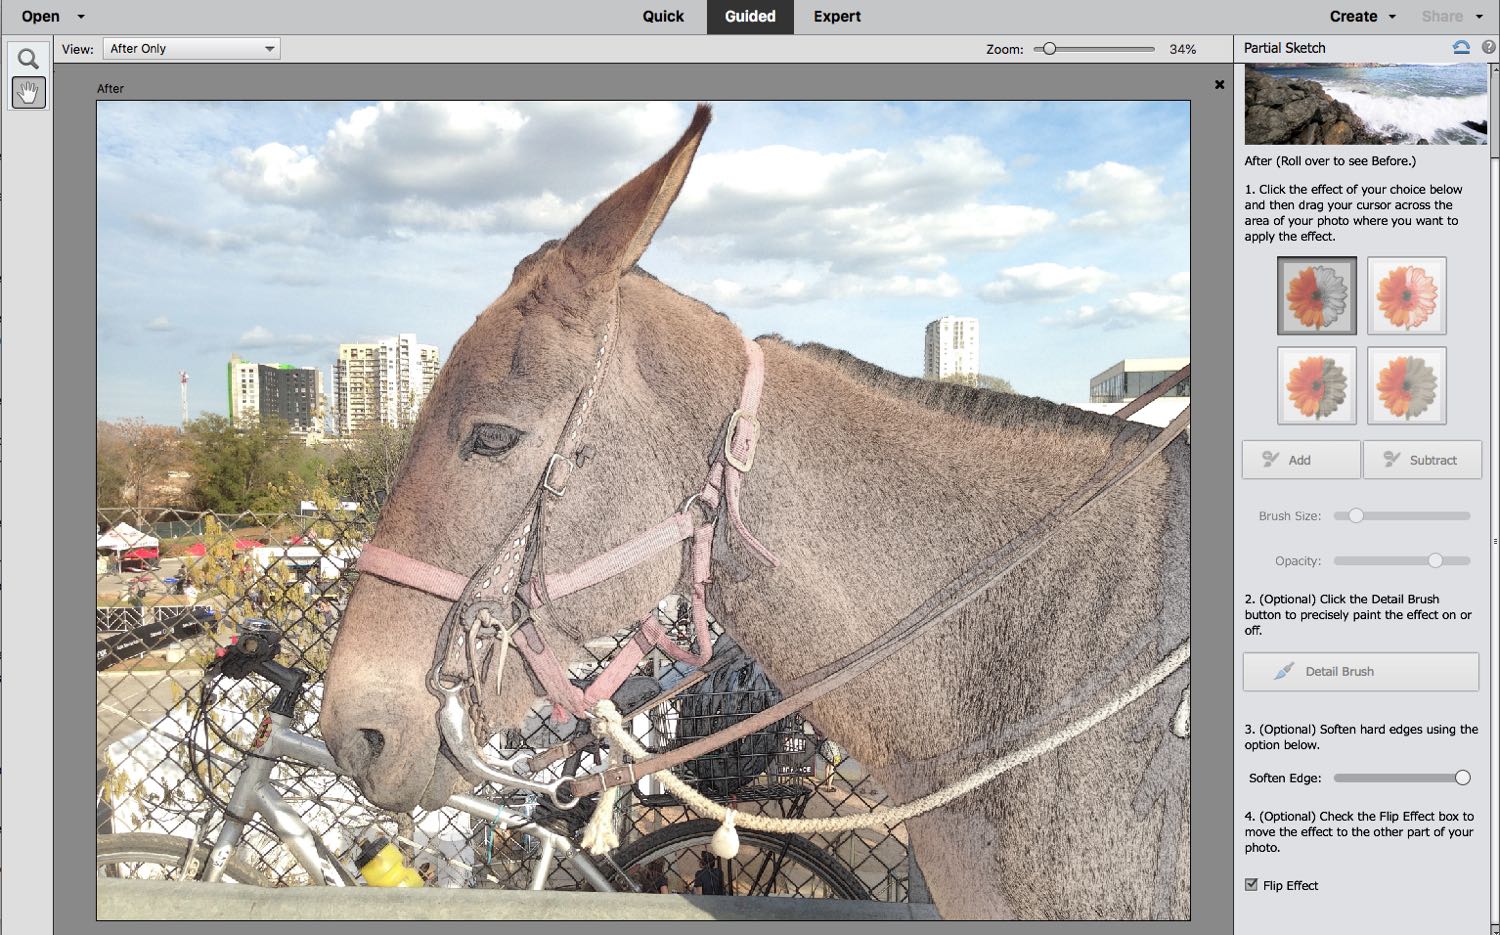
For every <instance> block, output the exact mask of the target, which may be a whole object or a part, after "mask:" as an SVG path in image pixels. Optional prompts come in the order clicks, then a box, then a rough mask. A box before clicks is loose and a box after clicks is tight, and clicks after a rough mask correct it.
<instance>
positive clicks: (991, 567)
mask: <svg viewBox="0 0 1500 935" xmlns="http://www.w3.org/2000/svg"><path fill="white" fill-rule="evenodd" d="M1190 413H1191V407H1188V408H1187V409H1184V410H1183V411H1182V412H1181V414H1179V415H1178V416H1177V418H1175V419H1173V420H1172V422H1171V423H1170V424H1169V425H1168V426H1167V427H1166V428H1165V429H1163V430H1162V431H1161V432H1160V433H1159V434H1158V435H1157V436H1156V437H1155V438H1154V439H1152V440H1151V441H1150V442H1149V443H1148V444H1147V445H1146V447H1145V448H1144V449H1143V450H1142V451H1141V452H1140V453H1139V454H1138V455H1136V456H1135V458H1133V459H1132V460H1131V461H1130V462H1129V463H1128V464H1126V465H1125V466H1124V467H1122V468H1121V469H1120V470H1119V471H1117V472H1115V473H1114V474H1112V475H1110V476H1109V477H1108V479H1106V480H1105V481H1104V482H1103V483H1102V484H1101V485H1100V486H1098V487H1096V488H1094V489H1092V490H1083V491H1079V492H1078V493H1075V494H1074V496H1073V497H1071V498H1070V499H1069V500H1067V501H1066V502H1065V503H1064V504H1062V505H1061V506H1060V507H1059V508H1058V509H1056V510H1054V511H1053V512H1052V513H1050V514H1048V516H1047V517H1045V518H1044V519H1042V520H1041V521H1040V522H1038V523H1037V524H1036V525H1034V526H1032V527H1030V528H1029V529H1028V530H1026V531H1025V532H1023V533H1022V534H1021V535H1019V536H1017V537H1016V538H1015V539H1012V540H1010V541H1009V542H1007V543H1006V544H1005V545H1003V546H1001V547H1000V548H999V549H998V550H996V551H995V552H993V553H991V554H990V555H988V556H986V558H985V559H984V560H982V561H981V562H980V563H979V564H978V565H977V566H975V567H974V568H971V569H970V570H969V571H967V572H965V573H964V574H962V575H960V576H959V577H957V578H955V579H954V580H953V581H951V582H949V584H948V585H947V586H946V587H944V588H943V589H942V590H941V591H939V592H938V593H939V594H942V593H948V594H950V595H952V596H950V597H949V598H948V599H947V600H945V601H942V602H940V603H938V605H937V606H936V607H934V608H933V609H931V610H930V611H927V612H926V613H924V610H926V608H927V606H928V604H930V603H931V602H927V603H924V605H923V606H922V607H918V608H917V609H916V610H914V611H913V612H912V613H911V614H909V615H908V616H907V617H906V618H905V619H903V620H902V621H901V622H900V623H897V624H896V625H895V626H894V627H892V628H891V629H889V630H887V631H886V632H885V633H883V634H881V635H880V636H878V637H876V638H875V639H874V640H871V641H870V642H868V643H866V644H865V645H863V646H861V647H860V648H859V649H857V650H855V651H854V652H852V653H849V654H848V655H846V656H843V657H842V658H840V659H837V660H835V661H834V662H831V663H829V664H828V665H826V666H823V667H822V668H820V669H818V670H817V671H816V672H814V673H811V674H809V675H807V676H803V677H802V678H801V679H797V680H794V681H793V682H792V683H791V685H789V686H788V690H789V693H788V694H787V695H786V697H785V698H783V699H782V700H781V701H780V702H778V703H776V704H774V705H772V706H771V707H769V708H766V709H764V710H762V711H759V712H757V713H755V714H752V715H750V716H749V717H747V718H745V719H744V720H742V721H738V722H736V723H735V724H732V725H730V726H729V727H726V728H725V729H723V730H721V731H718V732H716V733H713V734H710V735H709V736H707V737H704V738H702V739H700V740H697V741H694V742H692V743H688V744H684V745H683V746H681V747H678V748H676V749H674V750H670V751H668V752H665V753H659V754H656V755H655V756H649V757H646V758H644V759H641V760H638V761H637V762H635V763H631V764H627V765H624V766H616V767H611V768H609V769H606V770H604V771H603V772H599V773H594V774H591V775H588V776H583V777H580V778H578V779H575V780H573V781H572V782H571V783H570V784H569V787H568V794H569V795H572V796H576V797H578V798H582V797H584V796H588V795H592V794H594V793H596V792H601V791H603V790H604V789H607V788H611V787H615V786H623V785H630V784H632V783H634V782H635V780H636V777H638V776H645V775H648V774H650V773H655V772H659V771H661V770H665V769H671V768H673V767H677V766H681V765H683V764H684V763H687V762H689V761H691V760H693V759H696V758H697V757H700V756H703V755H705V754H707V753H711V752H713V751H714V750H718V749H720V748H722V747H724V746H727V745H728V744H731V743H733V742H735V741H736V740H739V739H742V738H744V737H747V736H749V735H750V734H753V733H755V732H756V731H758V730H760V729H762V728H764V727H768V726H770V725H772V724H774V723H776V722H777V721H779V720H781V719H782V718H784V717H787V716H788V715H791V714H795V713H796V712H798V711H801V710H802V709H803V708H806V707H807V706H808V705H810V704H812V703H813V702H814V701H816V700H818V699H819V698H822V697H823V696H825V695H827V694H828V693H830V692H832V691H834V690H836V689H839V688H842V687H843V686H844V685H846V684H848V683H849V682H850V681H852V680H854V679H855V678H857V677H859V676H860V675H863V674H864V673H866V672H868V671H869V670H870V669H872V668H874V667H875V666H876V665H878V664H880V663H881V662H883V661H885V660H886V659H887V658H889V657H890V656H891V655H892V654H893V653H895V652H896V651H897V650H899V649H902V648H904V647H906V646H909V645H910V644H911V642H912V641H913V640H915V639H917V638H918V637H919V636H921V635H922V634H923V633H925V632H927V631H928V630H929V629H930V628H931V627H932V626H933V625H935V624H937V623H939V622H941V621H943V620H947V619H948V618H950V617H952V616H953V615H954V614H956V613H958V612H959V611H960V610H962V609H963V608H964V607H965V606H966V605H967V604H968V603H969V602H970V601H972V600H973V599H974V598H976V597H978V596H979V595H980V594H982V593H983V592H984V591H986V590H987V589H988V588H990V587H991V586H992V585H994V584H995V582H997V581H999V580H1000V579H1002V578H1004V577H1005V576H1006V575H1008V574H1009V573H1010V572H1012V571H1014V570H1015V569H1016V568H1017V567H1018V566H1020V565H1021V563H1022V562H1024V561H1026V560H1027V559H1029V558H1031V556H1033V555H1035V554H1036V552H1037V551H1038V550H1039V549H1040V548H1041V547H1042V546H1043V545H1045V544H1046V543H1047V542H1048V541H1049V540H1050V539H1051V538H1052V537H1053V536H1055V535H1056V534H1057V533H1058V532H1059V531H1061V530H1062V529H1063V528H1064V527H1065V526H1067V525H1068V523H1069V522H1070V521H1071V520H1072V519H1073V518H1074V517H1075V516H1077V515H1078V514H1079V513H1080V512H1082V511H1083V510H1084V509H1085V508H1087V507H1088V506H1089V505H1090V504H1092V503H1095V502H1096V501H1098V500H1099V499H1100V498H1101V497H1103V496H1105V495H1106V494H1108V493H1109V492H1110V491H1112V490H1114V489H1115V488H1116V487H1118V486H1119V485H1121V484H1123V483H1125V482H1126V481H1127V480H1129V479H1130V478H1131V477H1133V476H1135V474H1136V473H1137V472H1138V471H1140V469H1141V468H1143V467H1145V466H1146V465H1147V464H1148V463H1150V462H1151V461H1152V460H1153V459H1154V458H1155V457H1156V456H1157V455H1159V454H1161V452H1162V451H1164V450H1165V449H1166V447H1167V445H1169V444H1171V443H1172V441H1174V440H1175V439H1176V438H1177V436H1179V435H1181V434H1182V433H1183V431H1184V430H1185V429H1186V428H1187V427H1188V423H1189V420H1190V418H1191V416H1190ZM1002 558H1004V560H1003V561H998V560H999V559H1002ZM997 561H998V564H997ZM955 592H956V593H955Z"/></svg>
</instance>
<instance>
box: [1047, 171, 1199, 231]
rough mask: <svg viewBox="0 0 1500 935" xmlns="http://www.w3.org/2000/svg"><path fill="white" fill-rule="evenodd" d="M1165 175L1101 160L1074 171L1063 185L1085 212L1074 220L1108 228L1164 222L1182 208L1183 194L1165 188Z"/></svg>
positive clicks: (1081, 225)
mask: <svg viewBox="0 0 1500 935" xmlns="http://www.w3.org/2000/svg"><path fill="white" fill-rule="evenodd" d="M1161 186H1162V177H1161V176H1159V175H1152V174H1150V173H1149V172H1146V171H1145V170H1143V169H1139V168H1137V167H1135V166H1128V165H1124V164H1122V163H1118V162H1101V163H1099V164H1098V165H1097V166H1094V167H1093V168H1092V169H1085V170H1082V171H1070V172H1068V173H1067V175H1065V176H1064V177H1063V183H1062V187H1063V189H1064V190H1065V191H1070V192H1073V193H1074V201H1075V203H1076V204H1077V205H1078V207H1079V208H1080V209H1082V210H1083V211H1084V212H1086V213H1084V214H1083V215H1081V216H1079V217H1076V218H1074V219H1073V220H1072V221H1071V222H1070V223H1071V224H1072V225H1073V226H1075V227H1086V228H1094V229H1098V230H1106V229H1111V228H1121V227H1132V226H1134V225H1137V224H1145V223H1149V222H1152V221H1164V220H1166V219H1167V218H1169V217H1171V216H1172V215H1174V214H1175V213H1177V211H1178V210H1179V209H1180V208H1181V207H1182V205H1183V204H1184V199H1183V198H1182V197H1181V195H1169V194H1167V193H1166V192H1163V191H1162V187H1161Z"/></svg>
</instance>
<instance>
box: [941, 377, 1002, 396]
mask: <svg viewBox="0 0 1500 935" xmlns="http://www.w3.org/2000/svg"><path fill="white" fill-rule="evenodd" d="M941 382H943V383H957V384H958V385H959V386H968V387H972V388H974V389H980V390H990V391H992V392H995V393H1015V391H1016V389H1015V387H1013V386H1011V385H1010V381H1009V380H1007V379H1005V378H1004V377H995V376H990V375H989V374H987V373H978V374H975V373H955V374H952V375H951V376H947V377H944V378H943V379H942V381H941Z"/></svg>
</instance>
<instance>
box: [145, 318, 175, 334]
mask: <svg viewBox="0 0 1500 935" xmlns="http://www.w3.org/2000/svg"><path fill="white" fill-rule="evenodd" d="M172 328H173V325H172V322H171V321H169V320H168V319H167V316H165V315H158V316H156V317H155V318H153V319H151V320H150V321H148V322H146V330H147V331H171V330H172Z"/></svg>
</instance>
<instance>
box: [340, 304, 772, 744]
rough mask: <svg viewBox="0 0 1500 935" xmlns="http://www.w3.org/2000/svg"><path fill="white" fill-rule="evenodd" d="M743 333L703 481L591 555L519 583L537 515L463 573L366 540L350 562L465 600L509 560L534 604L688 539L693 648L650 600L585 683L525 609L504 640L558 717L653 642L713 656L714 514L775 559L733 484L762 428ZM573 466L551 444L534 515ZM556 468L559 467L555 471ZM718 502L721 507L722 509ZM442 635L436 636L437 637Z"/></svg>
mask: <svg viewBox="0 0 1500 935" xmlns="http://www.w3.org/2000/svg"><path fill="white" fill-rule="evenodd" d="M607 339H608V332H606V335H605V340H606V341H607ZM743 340H744V347H745V356H746V358H747V368H746V372H745V382H744V385H743V387H742V388H741V390H740V400H739V407H738V408H737V409H735V410H734V412H733V413H731V414H730V416H729V420H728V422H727V423H726V425H725V429H724V440H723V443H722V444H721V445H719V446H717V448H716V451H715V458H714V460H713V462H712V463H711V464H710V466H709V470H708V476H707V478H706V479H705V480H704V482H703V487H702V488H701V489H700V490H699V491H698V492H697V493H696V494H694V495H692V496H691V497H689V498H688V499H687V500H686V501H685V502H684V503H683V506H682V507H681V508H680V509H679V510H678V511H677V512H675V513H673V514H672V515H671V516H668V517H667V518H666V519H664V520H662V521H661V522H660V523H657V524H656V525H655V526H652V527H651V528H649V529H647V530H645V531H644V532H642V533H640V534H639V535H637V536H635V537H634V538H633V539H631V540H630V541H628V542H625V543H623V544H621V545H618V546H616V547H615V548H613V549H610V550H609V551H607V552H605V553H603V554H601V555H598V556H595V557H594V558H592V559H589V560H588V561H586V562H584V563H583V564H581V565H579V566H578V567H577V568H574V569H572V570H571V571H567V572H563V573H562V574H558V575H547V574H545V572H541V573H534V574H533V575H532V576H531V577H530V579H528V580H525V581H524V582H523V581H521V580H520V575H519V571H520V568H521V567H522V565H523V562H522V559H523V557H524V556H525V555H528V554H530V552H531V550H532V549H536V548H538V545H539V542H538V540H540V539H541V537H542V532H543V530H542V529H540V528H537V529H533V527H534V526H536V525H537V522H536V521H533V522H532V523H530V524H526V525H523V526H520V527H519V534H518V535H514V536H513V537H508V538H507V540H505V541H504V542H502V543H501V547H500V548H499V549H498V551H497V552H496V558H497V559H499V561H496V560H493V559H492V561H487V562H485V564H484V565H483V566H481V567H480V569H479V570H478V571H477V572H475V573H474V574H473V575H472V576H470V577H465V576H463V575H461V574H459V573H457V572H453V571H449V570H448V569H446V568H440V567H438V566H436V565H432V564H429V563H427V562H424V561H421V560H420V559H416V558H412V557H411V556H409V555H404V554H402V553H400V552H397V551H395V550H393V549H387V548H384V547H383V546H378V545H374V544H373V543H372V544H369V545H366V546H365V547H364V549H363V550H362V552H361V553H360V556H359V560H358V562H356V564H355V567H356V568H357V569H358V570H359V571H360V572H361V573H364V574H369V575H374V576H375V577H377V578H381V579H384V580H386V581H390V582H392V583H394V584H399V585H402V586H404V587H408V588H412V589H414V590H418V591H422V592H424V593H427V594H431V595H433V596H434V597H439V598H442V599H443V600H446V601H449V602H452V603H454V604H458V603H459V602H461V601H463V600H464V599H465V597H466V595H467V596H469V598H470V600H473V592H475V591H476V590H478V591H489V590H492V589H493V581H494V580H495V579H493V578H492V577H491V576H492V575H493V576H496V577H498V576H501V574H502V571H503V570H505V569H509V575H508V577H507V578H506V579H505V580H506V581H507V583H506V584H505V585H502V587H501V593H502V594H505V595H506V596H507V597H509V598H510V599H512V600H516V599H518V600H520V601H522V602H524V603H525V605H526V606H527V607H529V608H532V609H535V608H540V607H544V606H545V605H547V604H548V603H550V601H552V600H555V599H557V598H560V597H565V596H567V595H569V594H572V593H574V592H577V591H581V590H584V589H585V588H589V587H592V586H594V585H596V584H599V583H600V582H602V581H607V580H609V579H610V578H613V577H615V576H617V575H620V574H623V573H625V572H626V571H629V570H630V569H632V568H635V567H636V566H637V565H640V564H641V563H642V562H644V561H646V560H647V559H650V558H652V557H654V556H656V555H657V554H659V553H661V552H662V551H664V550H666V549H669V548H671V547H673V546H676V545H678V544H679V543H681V542H683V541H685V540H688V539H691V540H692V545H691V547H690V553H689V562H690V565H691V580H692V601H691V603H692V622H693V630H694V634H695V640H696V642H697V647H698V648H697V651H696V652H694V651H690V650H687V649H684V648H682V647H681V646H679V645H678V644H677V643H676V642H674V641H673V640H672V639H671V638H670V637H669V636H668V635H667V633H666V631H665V630H663V629H662V626H661V624H660V623H658V622H657V620H656V610H655V608H653V609H652V610H651V611H649V612H648V613H647V614H646V615H645V616H644V617H643V618H641V620H640V622H638V623H637V624H636V628H635V632H634V634H633V635H632V636H631V638H630V640H629V641H628V642H626V643H625V644H624V645H623V646H621V647H620V649H619V651H618V652H617V653H616V654H615V657H614V658H613V659H612V660H610V662H609V665H608V666H606V668H605V669H604V671H603V672H601V673H600V674H599V675H598V676H597V677H596V678H595V679H594V681H593V682H592V683H591V684H590V685H589V686H588V688H587V689H580V688H578V686H576V685H574V684H573V683H572V681H571V680H570V679H569V677H568V671H567V667H566V665H564V664H563V663H562V662H561V661H560V660H559V659H558V658H557V656H556V654H554V653H553V652H552V649H551V647H550V646H549V645H548V644H547V641H546V639H545V638H544V637H543V635H542V633H541V632H540V631H539V630H538V629H537V628H536V626H535V625H534V622H533V619H532V617H531V616H530V615H529V614H528V615H527V616H526V617H525V618H524V619H523V621H522V622H521V623H520V625H519V626H517V627H516V628H515V629H514V631H512V634H511V636H510V639H511V640H512V645H514V646H515V648H516V650H517V651H518V652H520V654H521V656H522V657H523V658H524V659H525V660H526V663H527V665H528V666H529V667H530V669H531V672H532V674H533V675H534V676H535V677H536V680H537V682H539V683H540V684H541V686H542V689H543V691H544V692H545V693H546V695H547V698H548V699H549V700H551V701H552V703H553V716H554V717H555V718H557V719H559V720H560V719H561V718H562V715H563V712H567V713H571V714H572V715H573V716H574V717H578V718H582V717H584V716H585V714H586V713H587V712H588V710H589V709H590V708H592V707H593V705H594V704H595V703H596V702H598V701H600V700H601V699H604V698H609V697H610V696H612V695H613V694H614V693H615V691H616V690H617V689H618V688H619V687H620V685H621V684H622V683H623V682H624V681H625V679H626V678H628V677H629V675H630V673H631V672H633V671H634V670H635V668H636V666H637V665H638V664H639V663H640V661H641V660H642V659H643V658H644V657H645V656H646V654H648V653H649V652H651V650H652V648H654V647H656V648H660V649H661V650H662V651H663V652H664V653H666V654H667V655H668V656H670V657H672V658H673V659H676V660H678V661H679V662H685V663H688V664H689V665H695V666H701V665H703V664H704V663H706V662H708V660H709V658H710V657H711V655H712V647H711V646H710V643H709V633H708V615H707V607H706V605H707V596H706V595H707V586H708V582H709V580H710V578H711V572H712V564H713V558H712V549H713V537H714V533H715V530H716V529H717V526H718V522H719V519H720V517H721V516H726V515H727V516H728V518H729V522H730V525H731V526H732V527H733V528H734V531H735V532H736V533H737V534H738V535H739V536H740V537H741V538H742V539H743V540H744V541H745V543H746V544H747V545H748V546H749V547H750V548H751V550H752V551H754V552H755V554H756V555H757V556H758V557H759V558H760V559H761V560H762V561H764V562H765V563H766V564H768V565H770V566H771V567H773V568H774V567H776V566H777V565H778V564H779V560H778V559H777V558H776V556H775V555H774V554H772V552H771V551H770V550H769V549H767V548H766V547H765V546H764V545H763V544H761V542H760V540H758V539H756V538H755V536H754V535H753V534H751V532H750V530H749V529H748V528H747V527H746V526H745V522H744V519H743V518H742V517H741V516H740V487H741V485H742V484H743V482H744V477H745V475H746V474H748V473H749V471H750V469H751V467H752V466H753V465H754V463H755V448H756V443H757V442H758V440H759V435H760V422H759V421H758V420H757V419H756V412H757V410H758V409H759V407H760V397H761V390H762V388H763V386H764V383H765V361H764V358H763V357H762V355H761V350H760V346H759V345H757V344H756V343H755V342H754V341H752V340H750V339H749V338H744V339H743ZM604 358H605V353H604V348H603V347H601V351H600V361H599V363H598V364H597V365H596V368H595V369H596V374H595V379H594V382H593V383H592V384H591V385H590V387H589V388H588V390H587V391H586V392H585V394H583V395H581V396H580V401H581V403H582V406H581V408H580V407H577V406H575V414H574V415H573V416H570V419H569V425H570V426H571V428H572V429H573V432H572V436H573V437H575V438H576V436H577V435H578V434H580V433H581V425H582V422H583V418H584V417H585V416H586V414H587V407H588V400H589V399H591V398H592V396H593V393H594V390H595V389H597V386H598V380H599V377H600V376H602V372H603V369H604V368H603V361H604ZM564 440H570V438H569V430H568V428H564ZM563 445H564V442H563V441H560V442H559V446H558V447H559V448H560V449H561V448H562V447H563ZM574 466H576V465H575V462H574V461H573V460H571V459H568V458H567V457H566V456H564V455H562V454H560V453H557V452H554V454H553V455H552V456H551V458H549V459H548V462H547V467H546V469H545V470H544V471H543V472H542V479H541V481H540V483H539V484H538V497H539V498H541V499H540V501H539V503H538V507H539V508H538V510H537V516H538V517H540V516H541V515H542V508H545V507H546V506H547V505H549V502H550V501H549V499H548V498H550V499H551V500H552V501H555V500H556V499H560V498H561V497H562V496H563V495H564V493H565V492H566V490H567V484H568V480H569V479H570V478H571V475H572V469H573V467H574ZM559 468H562V470H558V469H559ZM695 504H698V505H701V506H702V507H703V508H704V510H705V512H706V513H707V515H709V516H710V517H711V519H710V520H709V521H708V522H706V523H701V524H699V523H696V522H695V521H694V517H693V513H692V510H693V507H694V505H695ZM721 504H722V506H723V512H722V514H721V513H720V506H721ZM528 536H529V539H528ZM512 539H513V541H514V546H515V548H514V550H511V551H507V548H508V547H507V543H509V542H511V541H512ZM492 564H493V565H494V570H493V572H492V571H491V565H492ZM481 577H483V582H482V586H479V587H477V588H476V582H480V579H481ZM511 580H514V581H515V582H516V590H515V594H514V595H511V594H510V592H509V583H508V582H509V581H511ZM450 616H451V614H450ZM444 632H445V634H446V633H447V632H448V627H447V624H446V623H445V629H444ZM442 639H444V637H440V640H442ZM441 655H442V651H441V650H440V656H441ZM441 665H442V662H441V661H439V663H438V668H441Z"/></svg>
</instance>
